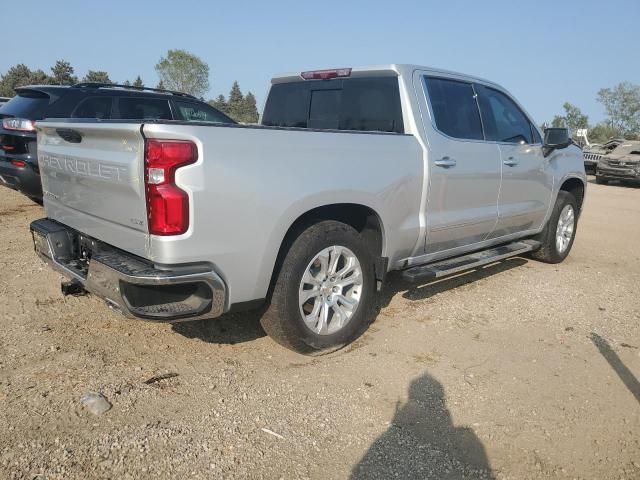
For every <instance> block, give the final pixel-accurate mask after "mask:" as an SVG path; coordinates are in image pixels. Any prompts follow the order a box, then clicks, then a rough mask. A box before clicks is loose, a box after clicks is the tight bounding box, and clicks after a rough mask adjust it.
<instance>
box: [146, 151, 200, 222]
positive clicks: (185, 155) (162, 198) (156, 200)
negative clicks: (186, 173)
mask: <svg viewBox="0 0 640 480" xmlns="http://www.w3.org/2000/svg"><path fill="white" fill-rule="evenodd" d="M197 159H198V149H197V147H196V145H195V144H194V143H193V142H189V141H183V140H155V139H148V140H147V141H146V143H145V155H144V163H145V172H144V181H145V188H146V197H147V220H148V226H149V233H150V234H152V235H180V234H182V233H185V232H186V231H187V229H188V228H189V196H188V195H187V193H186V192H185V191H184V190H181V189H180V188H178V187H177V185H176V184H175V175H176V170H177V169H178V168H180V167H184V166H185V165H190V164H192V163H195V161H196V160H197Z"/></svg>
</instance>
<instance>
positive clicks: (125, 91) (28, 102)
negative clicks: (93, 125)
mask: <svg viewBox="0 0 640 480" xmlns="http://www.w3.org/2000/svg"><path fill="white" fill-rule="evenodd" d="M44 118H93V119H96V118H97V119H104V120H106V119H120V120H148V121H154V120H177V121H183V122H184V121H186V122H215V123H236V122H235V121H233V120H232V119H231V118H229V117H228V116H226V115H225V114H224V113H222V112H220V111H219V110H217V109H215V108H213V107H212V106H211V105H208V104H207V103H205V102H202V101H200V100H198V99H197V98H195V97H193V96H191V95H187V94H185V93H180V92H173V91H169V90H158V89H153V88H138V87H130V86H125V85H111V84H100V83H79V84H77V85H73V86H71V87H66V86H55V85H43V86H29V87H20V88H17V89H16V96H15V97H13V98H12V99H11V100H10V101H9V102H7V103H6V104H4V105H3V106H2V107H0V119H1V120H2V125H1V126H0V185H5V186H7V187H10V188H13V189H15V190H19V191H20V192H22V193H24V194H25V195H27V196H28V197H30V198H32V199H33V200H35V201H37V202H41V201H42V185H41V183H40V174H39V170H38V156H37V154H36V144H37V139H36V129H35V122H36V121H37V120H42V119H44Z"/></svg>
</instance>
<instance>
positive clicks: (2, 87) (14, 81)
mask: <svg viewBox="0 0 640 480" xmlns="http://www.w3.org/2000/svg"><path fill="white" fill-rule="evenodd" d="M30 83H31V70H30V69H29V67H27V66H26V65H25V64H24V63H20V64H18V65H15V66H13V67H11V68H10V69H9V70H7V73H5V74H4V75H2V78H0V96H3V97H13V96H14V95H15V91H14V89H15V88H16V87H22V86H24V85H29V84H30Z"/></svg>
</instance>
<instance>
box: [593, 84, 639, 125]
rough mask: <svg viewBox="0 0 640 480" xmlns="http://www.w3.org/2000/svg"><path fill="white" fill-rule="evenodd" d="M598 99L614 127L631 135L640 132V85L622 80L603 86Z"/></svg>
mask: <svg viewBox="0 0 640 480" xmlns="http://www.w3.org/2000/svg"><path fill="white" fill-rule="evenodd" d="M597 100H598V102H600V103H602V105H603V106H604V108H605V110H606V111H607V115H608V116H609V119H610V121H611V126H612V127H614V128H617V129H619V130H621V131H622V132H623V133H624V135H626V136H629V137H632V136H635V135H638V134H640V85H634V84H633V83H630V82H622V83H619V84H618V85H616V86H614V87H613V88H602V89H600V90H599V91H598V97H597Z"/></svg>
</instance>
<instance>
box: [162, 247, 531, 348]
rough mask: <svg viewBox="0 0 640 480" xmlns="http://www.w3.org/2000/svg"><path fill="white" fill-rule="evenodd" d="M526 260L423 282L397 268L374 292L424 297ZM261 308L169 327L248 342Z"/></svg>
mask: <svg viewBox="0 0 640 480" xmlns="http://www.w3.org/2000/svg"><path fill="white" fill-rule="evenodd" d="M526 263H527V260H525V259H523V258H519V257H514V258H509V259H506V260H502V261H500V262H497V263H494V264H490V265H487V266H485V267H482V268H477V269H475V270H470V271H468V272H464V273H461V274H458V275H456V276H453V277H447V278H444V279H439V280H434V281H431V282H428V283H424V284H414V283H408V282H406V281H404V280H403V279H402V276H401V274H400V272H392V273H391V274H389V277H388V280H387V282H386V284H385V286H384V288H383V290H382V292H381V293H380V294H379V295H378V306H379V308H384V307H386V306H387V305H388V304H389V302H391V299H392V298H393V297H394V296H395V295H397V294H398V293H400V292H404V293H403V294H402V295H403V297H404V298H406V299H408V300H415V301H420V300H425V299H427V298H430V297H433V296H434V295H437V294H439V293H443V292H446V291H448V290H453V289H455V288H459V287H462V286H464V285H467V284H469V283H473V282H476V281H478V280H482V279H484V278H487V277H490V276H492V275H496V274H498V273H502V272H505V271H507V270H511V269H512V268H516V267H521V266H522V265H525V264H526ZM263 311H264V309H260V310H255V311H250V312H242V313H240V312H238V313H228V314H225V315H223V316H221V317H219V318H214V319H211V320H198V321H195V322H183V323H175V324H173V325H172V328H173V331H174V332H176V333H178V334H180V335H183V336H185V337H187V338H199V339H200V340H202V341H204V342H208V343H218V344H230V345H234V344H236V343H244V342H250V341H252V340H256V339H258V338H261V337H264V336H265V335H266V334H265V332H264V330H263V329H262V327H261V326H260V317H261V316H262V312H263Z"/></svg>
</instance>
